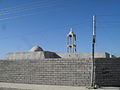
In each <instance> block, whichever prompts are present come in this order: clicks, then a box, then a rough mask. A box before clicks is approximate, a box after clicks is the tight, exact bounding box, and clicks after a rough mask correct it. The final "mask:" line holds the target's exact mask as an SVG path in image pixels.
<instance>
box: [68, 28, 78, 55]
mask: <svg viewBox="0 0 120 90" xmlns="http://www.w3.org/2000/svg"><path fill="white" fill-rule="evenodd" d="M66 45H67V46H66V47H67V52H68V53H75V52H76V35H75V34H74V32H73V30H72V28H71V29H70V32H69V33H68V34H67V43H66Z"/></svg>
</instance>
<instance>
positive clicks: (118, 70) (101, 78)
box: [95, 58, 120, 86]
mask: <svg viewBox="0 0 120 90" xmlns="http://www.w3.org/2000/svg"><path fill="white" fill-rule="evenodd" d="M95 64H96V83H97V84H98V85H101V86H120V58H109V59H105V58H99V59H96V61H95Z"/></svg>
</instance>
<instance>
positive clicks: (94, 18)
mask: <svg viewBox="0 0 120 90" xmlns="http://www.w3.org/2000/svg"><path fill="white" fill-rule="evenodd" d="M95 39H96V16H93V40H92V62H93V63H92V74H91V75H92V76H91V79H92V80H91V87H93V88H95V68H96V67H95V58H94V54H95V53H94V52H95Z"/></svg>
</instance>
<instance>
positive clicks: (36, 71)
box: [0, 58, 91, 86]
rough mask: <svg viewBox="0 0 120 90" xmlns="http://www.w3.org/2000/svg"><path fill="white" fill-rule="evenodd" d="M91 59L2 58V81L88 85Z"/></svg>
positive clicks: (0, 75)
mask: <svg viewBox="0 0 120 90" xmlns="http://www.w3.org/2000/svg"><path fill="white" fill-rule="evenodd" d="M90 81H91V59H72V58H71V59H61V58H59V59H41V60H0V82H9V83H26V84H42V85H64V86H88V85H89V84H90Z"/></svg>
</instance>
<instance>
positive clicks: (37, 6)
mask: <svg viewBox="0 0 120 90" xmlns="http://www.w3.org/2000/svg"><path fill="white" fill-rule="evenodd" d="M52 3H55V4H56V1H55V2H52ZM47 4H49V3H46V4H42V5H40V4H38V5H32V6H29V7H22V8H14V9H12V10H5V11H4V12H1V13H0V15H5V14H12V13H17V12H22V11H26V10H32V9H37V8H45V7H50V6H48V5H47Z"/></svg>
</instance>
